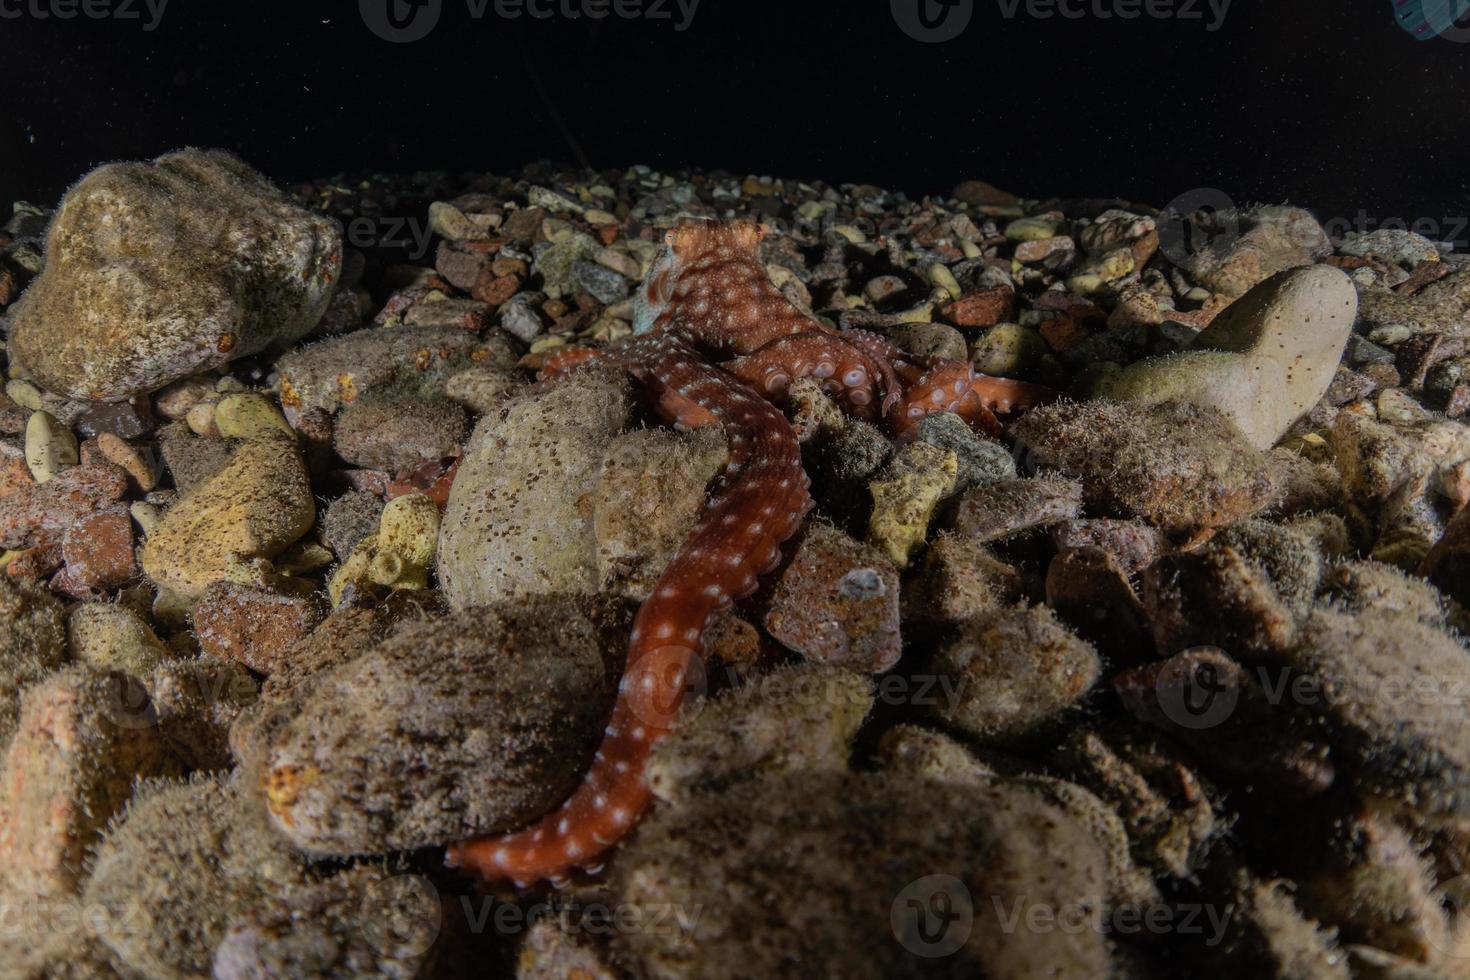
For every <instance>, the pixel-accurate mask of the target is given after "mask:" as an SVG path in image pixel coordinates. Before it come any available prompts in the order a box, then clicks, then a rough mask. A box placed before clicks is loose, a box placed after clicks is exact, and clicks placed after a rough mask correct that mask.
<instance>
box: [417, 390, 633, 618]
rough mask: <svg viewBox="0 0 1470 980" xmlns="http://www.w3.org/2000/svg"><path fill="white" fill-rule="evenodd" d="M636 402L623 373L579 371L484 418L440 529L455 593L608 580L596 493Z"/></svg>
mask: <svg viewBox="0 0 1470 980" xmlns="http://www.w3.org/2000/svg"><path fill="white" fill-rule="evenodd" d="M631 411H632V404H631V398H630V388H629V386H628V383H627V381H626V380H624V378H623V377H622V375H621V374H620V373H619V374H608V373H602V372H595V371H577V372H574V373H573V374H572V375H570V376H569V377H567V378H566V379H565V380H563V381H561V382H560V383H558V384H557V385H556V386H554V387H553V388H551V389H550V390H548V391H541V392H531V393H528V394H525V395H521V396H518V397H516V398H514V399H512V400H511V401H510V402H509V403H508V404H507V405H506V406H505V409H504V410H503V411H502V412H501V413H500V414H499V415H496V416H485V417H484V418H483V419H481V420H480V423H479V425H477V426H476V428H475V434H474V435H473V436H472V437H471V439H470V443H469V445H468V446H467V447H466V448H465V457H464V462H463V463H461V464H460V467H459V474H458V476H456V477H455V480H454V487H453V489H452V490H451V491H450V494H449V503H448V505H447V506H446V507H445V508H444V523H443V527H442V529H441V531H440V537H439V557H438V572H439V580H440V584H441V585H442V587H443V589H444V592H445V594H446V595H447V596H448V597H449V599H450V601H451V602H452V603H454V604H455V605H456V606H458V607H461V608H463V607H468V606H475V605H483V604H485V603H490V602H494V601H497V600H499V599H504V598H509V597H512V596H524V595H537V594H546V593H551V592H585V593H589V594H590V593H594V592H596V591H597V590H598V586H599V583H600V580H601V576H600V574H599V571H598V565H597V547H596V535H595V532H594V524H595V513H594V508H593V507H592V506H591V499H590V497H589V496H588V495H589V494H590V493H591V492H592V490H593V489H594V488H595V487H596V485H597V480H598V474H599V471H600V466H601V461H602V457H603V454H604V453H605V452H606V450H607V447H608V445H609V444H610V443H611V442H612V439H613V437H614V436H616V435H617V434H618V433H619V432H620V431H622V429H623V428H624V427H625V426H626V425H627V424H628V420H629V416H630V413H631Z"/></svg>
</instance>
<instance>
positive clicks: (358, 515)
mask: <svg viewBox="0 0 1470 980" xmlns="http://www.w3.org/2000/svg"><path fill="white" fill-rule="evenodd" d="M382 516H383V501H382V498H380V497H378V496H376V495H374V494H371V493H367V492H365V491H362V490H349V491H348V492H347V493H344V494H343V495H342V496H340V497H338V498H337V499H336V500H333V501H332V502H331V503H330V504H328V505H327V509H326V512H325V513H324V514H323V515H322V522H321V523H322V530H321V534H322V540H324V541H326V543H327V547H329V548H331V549H332V553H333V554H334V555H336V556H337V560H338V561H346V560H347V556H348V555H350V554H352V552H353V551H354V550H355V549H356V548H357V546H358V544H359V543H361V542H362V541H363V540H364V539H366V538H375V537H377V536H378V521H379V520H380V519H381V518H382Z"/></svg>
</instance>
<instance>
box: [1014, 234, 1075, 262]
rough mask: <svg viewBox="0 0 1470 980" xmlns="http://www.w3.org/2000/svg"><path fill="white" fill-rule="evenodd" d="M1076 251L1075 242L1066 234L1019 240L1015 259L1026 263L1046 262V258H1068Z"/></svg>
mask: <svg viewBox="0 0 1470 980" xmlns="http://www.w3.org/2000/svg"><path fill="white" fill-rule="evenodd" d="M1076 252H1077V243H1076V242H1074V241H1072V239H1071V238H1069V237H1068V236H1066V235H1057V236H1056V237H1055V238H1041V239H1036V240H1034V241H1027V242H1021V243H1020V244H1019V245H1017V246H1016V251H1015V259H1016V261H1017V262H1024V263H1026V264H1027V265H1035V264H1037V263H1042V262H1046V261H1047V260H1048V259H1070V258H1071V257H1072V256H1073V255H1075V254H1076Z"/></svg>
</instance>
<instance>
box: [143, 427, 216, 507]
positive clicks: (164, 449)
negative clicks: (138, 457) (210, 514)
mask: <svg viewBox="0 0 1470 980" xmlns="http://www.w3.org/2000/svg"><path fill="white" fill-rule="evenodd" d="M158 450H159V453H160V454H161V455H162V457H163V466H164V468H165V469H167V470H168V473H169V475H170V476H172V477H173V481H174V487H175V488H176V489H177V490H178V491H179V492H180V493H188V492H189V491H190V490H192V489H194V488H195V487H196V486H198V485H199V484H201V483H203V482H204V481H205V480H208V479H209V478H210V477H212V476H214V475H215V474H216V473H218V472H219V471H220V470H223V469H224V468H225V467H226V466H228V465H230V455H231V443H230V442H229V441H228V440H225V439H212V438H210V437H208V436H201V435H196V434H195V433H194V432H193V431H192V430H190V428H189V426H188V425H187V424H185V423H184V422H170V423H168V424H167V425H165V426H163V427H161V428H160V429H159V430H158Z"/></svg>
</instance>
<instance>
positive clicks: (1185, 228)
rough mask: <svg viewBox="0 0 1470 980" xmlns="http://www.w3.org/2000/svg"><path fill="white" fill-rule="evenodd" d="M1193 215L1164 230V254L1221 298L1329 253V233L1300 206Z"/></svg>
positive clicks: (1240, 291)
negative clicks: (1198, 244) (1198, 216)
mask: <svg viewBox="0 0 1470 980" xmlns="http://www.w3.org/2000/svg"><path fill="white" fill-rule="evenodd" d="M1196 217H1197V216H1192V215H1186V216H1184V219H1183V220H1182V221H1181V220H1179V219H1178V218H1177V217H1176V218H1175V219H1174V220H1173V221H1171V222H1169V224H1168V225H1166V226H1165V227H1164V229H1163V231H1162V232H1161V238H1162V243H1161V245H1162V249H1163V252H1164V254H1165V255H1166V256H1168V257H1169V259H1170V261H1172V262H1174V263H1176V264H1178V265H1181V266H1182V267H1183V268H1184V269H1185V270H1187V271H1188V272H1189V273H1190V275H1192V276H1193V277H1194V278H1195V279H1196V280H1197V281H1198V282H1199V283H1200V284H1201V285H1203V286H1205V287H1206V288H1207V289H1209V290H1210V291H1211V292H1215V293H1222V294H1224V295H1225V296H1229V297H1236V296H1241V295H1243V294H1244V293H1245V292H1246V291H1247V290H1249V289H1251V288H1252V287H1253V286H1255V285H1257V284H1258V283H1261V282H1263V281H1264V280H1266V279H1268V278H1270V277H1272V276H1274V275H1276V274H1278V273H1280V272H1284V271H1285V270H1287V269H1292V268H1295V267H1297V266H1304V265H1310V264H1311V263H1313V262H1316V261H1317V260H1319V259H1321V258H1324V257H1326V256H1327V255H1330V254H1331V252H1332V242H1331V241H1330V240H1329V239H1328V237H1327V233H1326V232H1325V231H1323V230H1322V226H1321V225H1320V224H1318V223H1317V219H1316V218H1314V217H1312V215H1311V213H1310V212H1307V211H1304V210H1302V209H1301V208H1293V207H1276V206H1272V207H1261V208H1255V209H1253V210H1250V211H1239V210H1233V209H1231V210H1221V211H1215V212H1211V213H1209V214H1207V215H1205V216H1204V217H1203V219H1202V220H1199V221H1198V222H1196V220H1195V219H1196ZM1160 220H1161V221H1162V220H1163V219H1162V218H1161V219H1160ZM1201 240H1202V241H1204V242H1205V244H1204V245H1203V246H1202V247H1198V248H1196V247H1195V246H1194V243H1195V242H1196V241H1201ZM1343 278H1344V279H1346V278H1347V277H1346V276H1344V277H1343Z"/></svg>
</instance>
